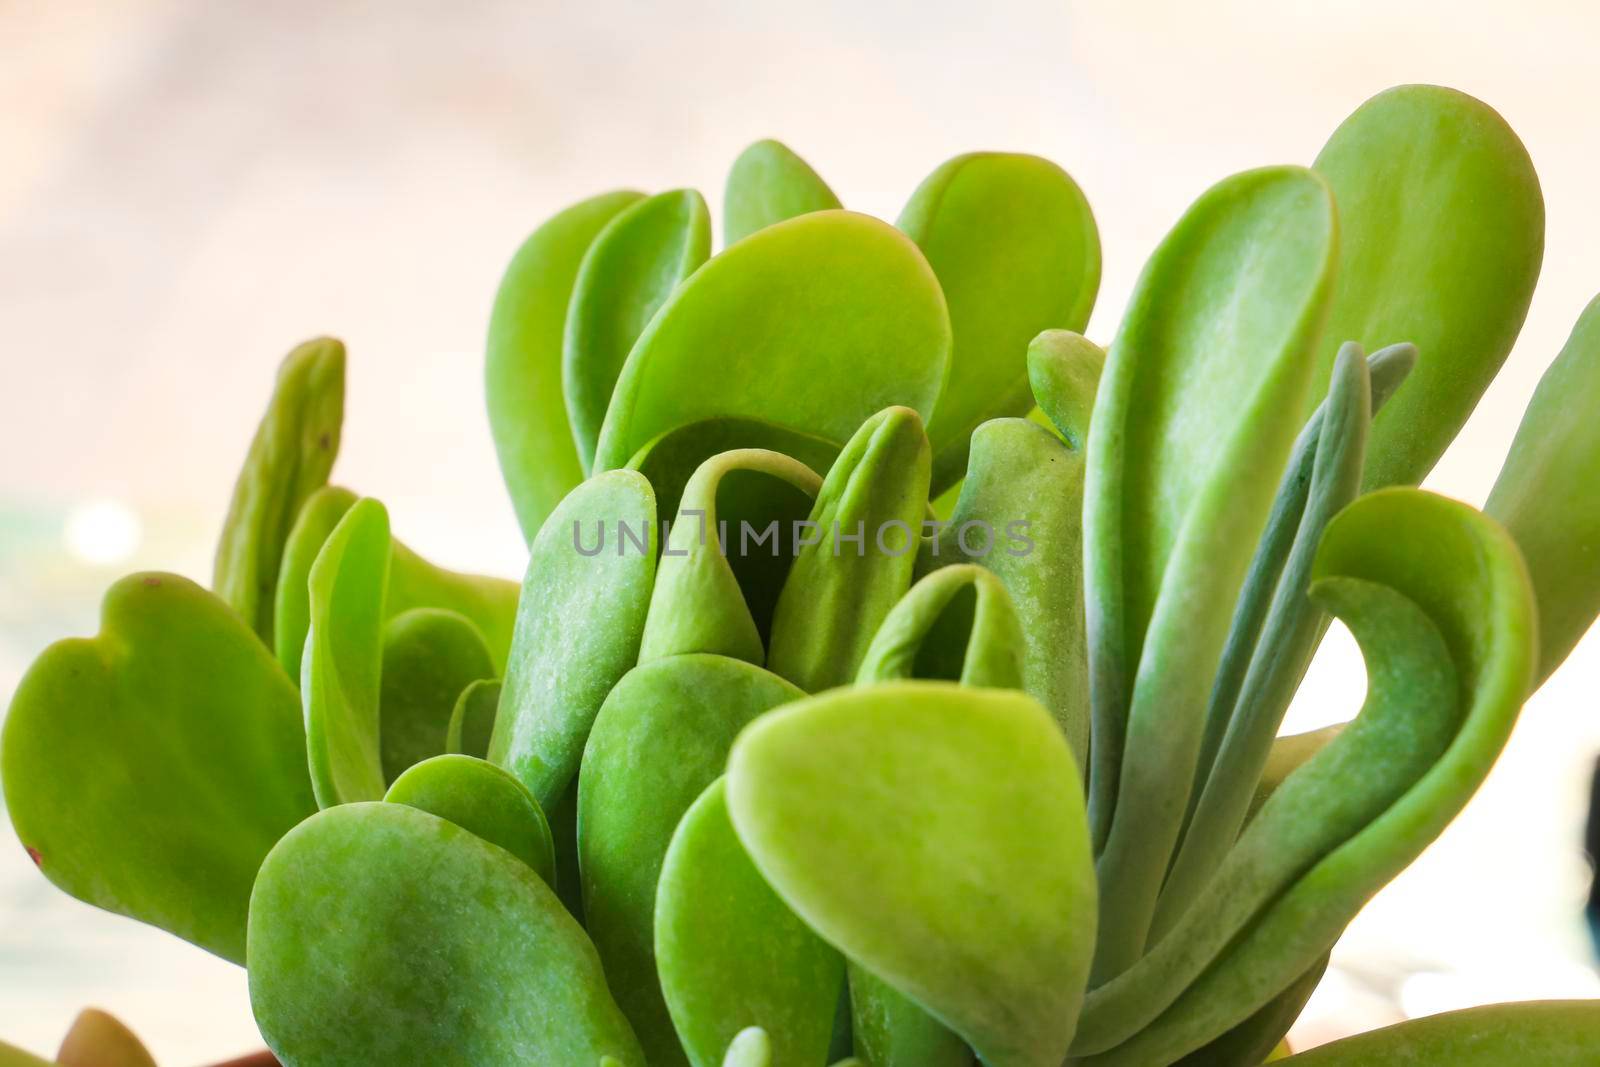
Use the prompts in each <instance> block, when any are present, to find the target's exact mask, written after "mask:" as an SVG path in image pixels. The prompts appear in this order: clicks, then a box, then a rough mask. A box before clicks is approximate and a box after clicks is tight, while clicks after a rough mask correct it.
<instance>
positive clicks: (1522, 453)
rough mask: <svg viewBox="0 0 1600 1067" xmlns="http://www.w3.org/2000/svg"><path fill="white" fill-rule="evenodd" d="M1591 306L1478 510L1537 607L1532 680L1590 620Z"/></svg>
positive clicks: (1598, 476) (1594, 531)
mask: <svg viewBox="0 0 1600 1067" xmlns="http://www.w3.org/2000/svg"><path fill="white" fill-rule="evenodd" d="M1597 410H1600V297H1597V298H1596V299H1594V300H1592V301H1590V303H1589V306H1588V307H1586V308H1584V310H1583V314H1582V315H1580V316H1579V317H1578V322H1577V325H1575V326H1574V327H1573V328H1572V336H1571V337H1569V338H1567V343H1566V345H1564V346H1563V347H1562V349H1561V354H1560V355H1558V356H1556V360H1555V362H1554V363H1552V364H1550V369H1549V370H1547V371H1545V373H1544V377H1543V378H1541V379H1540V380H1539V388H1538V389H1537V390H1536V391H1535V392H1534V394H1533V400H1532V401H1531V402H1530V403H1529V404H1528V410H1527V412H1526V413H1524V415H1523V416H1522V425H1521V426H1519V427H1518V428H1517V437H1516V440H1514V441H1512V442H1511V453H1510V455H1508V456H1507V457H1506V462H1505V466H1504V467H1502V468H1501V470H1500V477H1499V478H1497V479H1495V483H1494V491H1493V492H1491V493H1490V494H1489V502H1488V503H1487V504H1485V505H1484V507H1483V510H1484V511H1486V512H1488V513H1489V514H1490V515H1492V516H1494V517H1495V518H1496V519H1499V520H1500V521H1501V522H1502V523H1504V524H1505V527H1506V529H1507V530H1508V531H1509V532H1510V533H1511V536H1512V537H1513V538H1515V539H1516V542H1517V547H1518V548H1520V549H1521V550H1522V558H1523V560H1524V561H1525V562H1526V563H1527V564H1528V576H1529V577H1530V578H1532V579H1533V591H1534V594H1535V598H1536V599H1537V601H1538V604H1539V681H1540V682H1543V681H1544V679H1546V678H1548V677H1549V676H1550V672H1551V671H1553V670H1555V669H1556V668H1557V667H1559V666H1560V665H1561V661H1562V660H1564V659H1566V658H1567V653H1569V652H1571V651H1572V646H1573V645H1575V644H1577V643H1578V639H1579V638H1580V637H1582V636H1583V634H1584V631H1586V630H1588V628H1589V624H1590V623H1592V622H1594V618H1595V615H1596V614H1597V613H1600V493H1596V492H1595V486H1597V485H1600V418H1596V417H1595V413H1596V411H1597Z"/></svg>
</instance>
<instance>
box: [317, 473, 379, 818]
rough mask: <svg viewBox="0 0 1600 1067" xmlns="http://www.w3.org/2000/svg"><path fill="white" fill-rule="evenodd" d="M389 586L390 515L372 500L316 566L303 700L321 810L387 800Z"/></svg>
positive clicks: (337, 530)
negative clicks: (382, 728)
mask: <svg viewBox="0 0 1600 1067" xmlns="http://www.w3.org/2000/svg"><path fill="white" fill-rule="evenodd" d="M388 583H389V513H388V511H386V510H385V509H384V506H383V505H382V504H380V503H378V502H377V501H376V500H373V499H371V498H370V497H369V498H366V499H363V500H359V501H357V502H356V503H355V505H354V506H352V507H351V508H350V510H349V511H347V512H345V515H344V518H342V519H340V520H339V525H337V526H335V527H334V528H333V533H331V534H329V535H328V540H327V541H326V542H325V543H324V544H323V546H322V551H321V552H319V553H318V554H317V561H316V562H315V563H314V564H312V566H311V577H310V591H311V628H310V630H309V631H308V632H307V633H306V651H305V656H304V658H303V659H302V660H301V668H300V670H301V674H300V696H301V702H302V703H303V705H304V707H305V720H306V749H307V752H308V753H309V757H310V764H311V786H312V789H314V790H315V792H316V795H317V806H318V807H322V808H329V807H332V806H334V805H335V804H348V803H350V802H351V801H356V800H381V799H383V792H384V788H385V786H386V784H387V782H386V779H385V778H384V774H383V758H382V754H381V748H380V745H379V739H378V735H379V725H380V722H381V718H380V708H379V700H380V692H381V688H382V677H383V617H384V614H383V598H384V589H385V587H386V586H387V585H388Z"/></svg>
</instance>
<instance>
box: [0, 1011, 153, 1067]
mask: <svg viewBox="0 0 1600 1067" xmlns="http://www.w3.org/2000/svg"><path fill="white" fill-rule="evenodd" d="M3 1063H5V1059H4V1057H3V1055H0V1064H3ZM56 1064H57V1067H156V1061H155V1059H154V1058H153V1057H152V1056H151V1055H150V1050H149V1049H147V1048H145V1047H144V1042H142V1041H140V1040H139V1039H138V1038H137V1037H136V1036H134V1033H133V1031H132V1030H129V1029H128V1028H127V1027H126V1026H124V1025H122V1023H121V1022H120V1021H119V1020H118V1019H117V1018H116V1017H115V1016H113V1015H110V1014H108V1013H106V1012H103V1011H101V1010H100V1009H98V1008H85V1009H84V1010H83V1011H80V1012H79V1013H78V1017H77V1018H76V1019H74V1020H72V1028H71V1029H70V1030H68V1031H67V1036H66V1037H64V1038H62V1040H61V1048H60V1049H59V1050H58V1051H57V1052H56Z"/></svg>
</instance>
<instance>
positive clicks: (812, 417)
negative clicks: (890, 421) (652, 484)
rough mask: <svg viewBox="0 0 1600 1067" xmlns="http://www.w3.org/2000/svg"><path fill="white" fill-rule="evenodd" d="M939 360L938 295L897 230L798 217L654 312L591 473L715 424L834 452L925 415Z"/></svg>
mask: <svg viewBox="0 0 1600 1067" xmlns="http://www.w3.org/2000/svg"><path fill="white" fill-rule="evenodd" d="M949 361H950V320H949V315H948V314H947V313H946V311H945V303H944V296H943V294H942V293H941V292H940V290H939V283H938V280H937V279H935V278H934V275H933V271H932V270H931V269H929V267H928V263H927V261H926V260H925V259H923V257H922V254H921V253H920V252H918V251H917V247H916V246H915V245H914V244H912V243H911V241H910V240H909V239H907V238H906V237H905V235H904V234H901V233H899V232H898V231H897V230H895V229H894V228H893V227H891V226H888V225H886V224H884V223H882V222H879V221H878V220H877V219H873V218H869V217H868V216H866V215H856V214H852V213H850V212H844V211H821V212H816V213H813V214H810V215H802V216H800V217H799V218H795V219H790V220H789V221H787V222H781V223H779V224H778V225H776V226H769V227H767V228H766V229H764V230H761V231H760V232H759V233H756V234H754V235H752V236H751V237H749V238H747V239H746V240H743V241H740V242H739V243H738V244H736V245H734V246H732V247H731V248H729V249H728V250H727V251H725V252H723V253H722V254H721V255H719V256H716V257H714V258H713V259H711V260H710V261H709V262H707V263H706V265H705V266H704V267H701V268H700V270H698V271H696V272H695V274H694V276H693V277H691V278H690V279H689V280H688V281H687V282H685V283H684V284H683V285H681V286H679V287H678V289H677V290H676V291H675V292H674V293H673V294H672V296H671V297H670V298H668V300H667V302H666V303H665V304H663V305H662V307H661V310H660V311H659V312H658V313H657V314H656V317H655V318H654V319H652V320H651V321H650V325H649V326H648V327H646V328H645V331H644V334H643V335H642V336H641V337H640V338H639V341H638V343H637V344H636V345H634V348H633V352H632V353H631V354H629V356H628V362H627V365H626V366H624V367H623V369H622V376H621V377H620V378H618V379H617V388H616V391H615V393H614V394H613V397H612V401H611V407H610V409H609V410H608V411H607V412H606V421H605V426H604V428H603V429H602V430H601V432H600V443H599V447H598V449H597V451H596V453H595V470H609V469H611V468H613V467H621V466H623V465H625V464H626V463H627V462H628V461H629V460H630V459H632V458H633V456H634V454H635V453H636V452H638V451H639V449H641V448H643V447H644V446H645V445H647V444H649V443H650V442H651V441H653V440H655V438H656V437H658V436H660V435H661V434H663V433H666V432H667V431H669V430H673V429H677V428H678V427H681V426H686V425H689V424H691V423H695V422H700V421H702V420H705V419H715V418H738V419H748V420H752V421H754V422H757V423H771V424H774V425H777V426H780V427H784V428H786V429H789V430H796V431H800V432H802V433H807V434H811V435H814V436H817V437H822V438H826V439H828V440H832V441H836V442H838V443H839V445H841V446H842V445H843V443H844V442H845V441H847V440H849V438H850V435H851V434H853V433H855V431H856V428H857V427H858V426H860V425H861V424H862V423H863V422H865V421H866V420H867V419H868V418H869V417H871V416H872V415H873V414H875V413H876V412H879V411H882V410H883V409H884V408H886V407H892V406H894V405H897V404H898V405H904V406H905V407H909V408H914V409H916V411H917V413H918V414H919V415H921V416H923V418H927V416H928V414H929V412H931V411H932V410H933V407H934V403H935V401H937V400H938V398H939V393H940V390H941V389H942V388H943V386H944V381H945V376H946V374H947V373H948V370H949ZM685 382H693V383H695V384H694V388H692V389H685V388H684V387H683V384H684V383H685Z"/></svg>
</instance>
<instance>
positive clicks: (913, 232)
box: [897, 152, 1100, 496]
mask: <svg viewBox="0 0 1600 1067" xmlns="http://www.w3.org/2000/svg"><path fill="white" fill-rule="evenodd" d="M897 225H898V226H899V227H900V229H902V230H904V231H905V232H906V233H907V234H908V235H909V236H910V237H911V239H912V240H914V241H916V242H917V245H918V247H920V248H921V249H922V252H923V254H924V255H925V256H927V257H928V262H929V264H931V265H932V267H933V272H934V274H936V275H938V278H939V285H940V286H941V288H943V290H944V296H945V300H946V301H947V303H948V304H949V307H950V328H951V332H952V334H953V337H954V347H953V349H952V356H951V362H950V382H949V385H948V386H947V387H946V388H945V392H944V395H943V396H942V397H941V398H940V400H939V405H938V407H937V408H935V409H934V413H933V418H932V419H931V420H930V421H929V423H928V436H929V438H931V439H932V441H933V448H934V456H933V493H934V495H935V496H937V495H938V494H939V493H941V492H943V491H944V490H945V489H946V488H948V487H949V486H951V485H953V484H955V482H956V481H958V480H959V479H960V478H961V476H962V474H963V472H964V471H965V469H966V460H967V441H968V438H969V437H971V435H972V431H973V430H974V429H976V428H977V427H978V425H979V424H980V423H982V422H984V421H985V420H987V419H992V418H998V417H1002V416H1013V415H1015V416H1021V415H1026V414H1027V413H1028V410H1029V409H1030V408H1032V407H1033V394H1032V392H1030V390H1029V386H1028V364H1027V353H1028V344H1029V342H1031V341H1032V340H1033V339H1034V337H1035V336H1036V335H1037V334H1038V333H1039V332H1040V331H1041V330H1046V329H1050V328H1060V329H1066V330H1081V329H1083V328H1084V326H1085V325H1086V324H1087V323H1088V321H1089V312H1090V310H1091V309H1092V308H1093V307H1094V298H1095V293H1096V292H1097V291H1098V290H1099V288H1100V235H1099V233H1098V231H1097V230H1096V229H1095V224H1094V215H1093V214H1091V213H1090V211H1089V203H1088V201H1087V200H1085V199H1084V196H1083V193H1082V191H1081V190H1080V189H1079V188H1078V186H1077V184H1076V183H1075V182H1074V181H1073V180H1072V179H1071V178H1070V177H1068V176H1067V173H1066V172H1065V171H1063V170H1062V169H1061V168H1060V167H1058V166H1056V165H1055V164H1054V163H1051V162H1050V161H1049V160H1046V159H1040V158H1039V157H1038V156H1028V155H1019V154H1014V153H1005V152H974V153H972V154H970V155H963V156H957V157H956V158H954V159H952V160H950V161H949V162H948V163H945V164H944V165H943V166H941V167H940V168H939V169H938V170H936V171H934V172H933V173H932V174H930V175H928V177H927V178H925V179H924V180H923V182H922V184H921V185H919V186H918V187H917V190H916V192H914V193H912V194H911V200H910V202H909V203H907V204H906V206H905V210H903V211H902V212H901V213H900V219H899V221H898V223H897Z"/></svg>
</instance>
